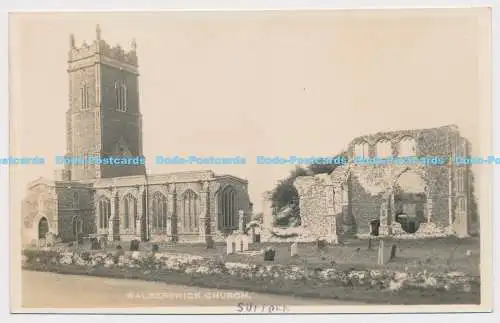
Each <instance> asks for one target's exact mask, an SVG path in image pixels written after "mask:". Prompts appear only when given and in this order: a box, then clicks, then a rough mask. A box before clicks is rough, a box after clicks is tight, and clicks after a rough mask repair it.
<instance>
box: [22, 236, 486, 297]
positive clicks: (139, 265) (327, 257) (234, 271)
mask: <svg viewBox="0 0 500 323" xmlns="http://www.w3.org/2000/svg"><path fill="white" fill-rule="evenodd" d="M393 244H395V245H396V256H395V257H394V258H393V259H389V258H390V256H391V249H392V246H393ZM118 245H120V246H121V250H120V248H117V247H118ZM130 245H131V243H130V242H126V241H121V242H113V243H110V244H108V245H107V246H106V247H105V248H104V249H99V250H91V248H90V245H89V244H83V245H74V246H68V244H59V245H56V246H54V247H51V248H42V249H33V248H31V249H26V250H25V251H24V259H23V268H24V269H27V270H37V271H50V272H57V273H61V274H77V275H91V276H100V277H110V278H126V279H139V280H148V281H163V282H166V283H169V284H179V285H190V286H198V287H208V288H216V289H231V290H242V291H250V292H258V293H269V294H286V295H294V296H301V297H312V298H325V299H339V300H348V301H359V302H364V303H376V304H393V305H395V304H479V303H480V279H479V276H480V269H479V262H480V260H479V259H480V257H479V250H480V248H479V246H480V245H479V238H477V237H474V238H466V239H458V238H455V237H447V238H435V239H422V240H390V239H389V238H385V239H384V252H383V256H384V257H383V261H382V263H381V264H379V256H378V255H379V250H378V247H379V241H377V240H373V241H372V243H371V249H369V248H368V246H369V244H368V240H351V241H348V242H346V243H345V244H342V245H340V244H339V245H326V246H324V247H323V248H319V247H318V246H317V245H315V244H312V243H310V244H298V248H297V254H296V255H295V256H292V255H291V249H292V244H291V243H273V244H270V243H256V244H255V243H254V244H250V245H249V250H248V251H246V252H243V253H233V254H227V253H226V244H215V246H214V248H210V249H207V248H206V246H205V244H173V243H153V242H141V243H140V245H139V250H138V252H130ZM153 245H157V251H156V253H154V254H153V253H152V250H153ZM268 247H271V248H273V249H274V250H275V251H276V253H275V258H274V260H272V261H266V260H264V254H263V253H262V252H260V251H261V250H265V249H266V248H268ZM155 248H156V247H155ZM119 254H121V255H122V256H117V255H119Z"/></svg>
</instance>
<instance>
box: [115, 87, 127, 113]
mask: <svg viewBox="0 0 500 323" xmlns="http://www.w3.org/2000/svg"><path fill="white" fill-rule="evenodd" d="M115 93H116V109H117V110H118V111H123V112H126V111H127V86H126V85H125V84H123V83H122V82H115Z"/></svg>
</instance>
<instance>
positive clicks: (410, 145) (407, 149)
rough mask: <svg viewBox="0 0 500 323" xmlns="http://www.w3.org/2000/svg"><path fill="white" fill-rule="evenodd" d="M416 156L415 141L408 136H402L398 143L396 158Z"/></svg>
mask: <svg viewBox="0 0 500 323" xmlns="http://www.w3.org/2000/svg"><path fill="white" fill-rule="evenodd" d="M416 154H417V141H416V139H415V138H414V137H412V136H410V135H404V136H403V137H401V138H400V139H399V141H398V156H399V157H411V156H416Z"/></svg>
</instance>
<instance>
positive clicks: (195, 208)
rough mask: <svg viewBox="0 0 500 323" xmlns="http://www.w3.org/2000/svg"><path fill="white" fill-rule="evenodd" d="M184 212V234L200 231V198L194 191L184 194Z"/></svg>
mask: <svg viewBox="0 0 500 323" xmlns="http://www.w3.org/2000/svg"><path fill="white" fill-rule="evenodd" d="M182 202H183V204H182V205H183V210H182V228H183V230H184V232H197V231H198V215H199V214H198V213H199V198H198V195H197V194H196V193H195V192H193V191H192V190H187V191H186V192H185V193H184V198H183V200H182Z"/></svg>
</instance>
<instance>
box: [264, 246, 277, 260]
mask: <svg viewBox="0 0 500 323" xmlns="http://www.w3.org/2000/svg"><path fill="white" fill-rule="evenodd" d="M275 256H276V250H274V249H272V248H271V247H268V248H267V249H266V250H264V261H274V257H275Z"/></svg>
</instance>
